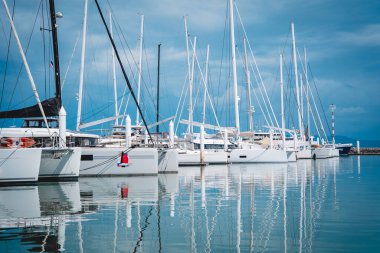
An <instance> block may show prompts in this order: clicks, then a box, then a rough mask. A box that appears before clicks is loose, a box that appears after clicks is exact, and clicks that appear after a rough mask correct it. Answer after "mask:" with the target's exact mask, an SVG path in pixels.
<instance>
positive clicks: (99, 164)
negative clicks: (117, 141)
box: [79, 148, 133, 175]
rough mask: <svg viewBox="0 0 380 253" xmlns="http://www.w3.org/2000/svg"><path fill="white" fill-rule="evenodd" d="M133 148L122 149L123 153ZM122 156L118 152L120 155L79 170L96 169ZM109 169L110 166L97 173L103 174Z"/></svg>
mask: <svg viewBox="0 0 380 253" xmlns="http://www.w3.org/2000/svg"><path fill="white" fill-rule="evenodd" d="M132 149H133V148H128V149H127V150H125V151H122V152H123V153H128V152H129V151H131V150H132ZM119 157H120V154H118V155H116V156H113V157H111V158H109V159H108V160H105V161H103V162H100V163H98V164H95V165H93V166H91V167H88V168H85V169H81V170H79V171H86V170H90V169H94V168H97V167H100V166H103V165H105V164H108V163H111V162H113V161H115V160H116V159H117V158H119ZM108 169H109V167H108V168H107V167H106V168H105V169H103V170H102V171H100V172H99V173H98V174H97V175H100V174H103V173H104V172H105V171H106V170H108Z"/></svg>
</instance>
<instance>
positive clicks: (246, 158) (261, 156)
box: [228, 0, 288, 163]
mask: <svg viewBox="0 0 380 253" xmlns="http://www.w3.org/2000/svg"><path fill="white" fill-rule="evenodd" d="M233 2H234V1H233V0H229V8H230V12H229V15H230V31H231V32H230V34H231V56H232V74H233V88H234V102H235V128H236V131H237V134H236V137H237V140H238V148H235V149H232V150H230V151H229V155H228V162H229V163H277V162H278V163H282V162H284V163H285V162H287V161H288V159H287V154H286V151H285V150H283V149H281V148H280V149H276V148H274V146H273V140H272V137H271V138H270V145H269V147H268V148H267V149H265V148H263V147H261V146H260V145H258V144H256V143H252V142H242V141H241V137H240V121H239V97H238V94H239V93H238V83H237V73H236V52H235V50H236V43H235V27H234V3H233Z"/></svg>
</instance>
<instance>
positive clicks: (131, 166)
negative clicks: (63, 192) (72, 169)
mask: <svg viewBox="0 0 380 253" xmlns="http://www.w3.org/2000/svg"><path fill="white" fill-rule="evenodd" d="M125 150H126V148H125V147H115V148H102V147H99V148H82V156H81V161H80V171H79V175H80V176H133V175H135V176H137V175H156V174H157V173H158V151H157V149H156V148H134V149H132V150H130V151H129V152H128V158H129V161H128V165H127V166H125V167H122V166H118V164H119V163H120V154H121V152H123V151H125Z"/></svg>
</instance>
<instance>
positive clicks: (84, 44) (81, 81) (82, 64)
mask: <svg viewBox="0 0 380 253" xmlns="http://www.w3.org/2000/svg"><path fill="white" fill-rule="evenodd" d="M87 3H88V0H84V15H83V34H82V53H81V64H80V74H79V92H78V111H77V124H76V130H77V131H79V130H80V128H79V125H80V121H81V116H82V99H83V80H84V61H85V54H86V33H87V6H88V5H87Z"/></svg>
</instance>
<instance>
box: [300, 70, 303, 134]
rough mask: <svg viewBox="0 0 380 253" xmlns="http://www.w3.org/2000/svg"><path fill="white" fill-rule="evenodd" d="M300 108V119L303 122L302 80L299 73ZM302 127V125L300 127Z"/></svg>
mask: <svg viewBox="0 0 380 253" xmlns="http://www.w3.org/2000/svg"><path fill="white" fill-rule="evenodd" d="M300 83H301V85H300V107H301V119H302V121H303V119H304V116H303V78H302V74H301V73H300ZM302 127H303V125H302Z"/></svg>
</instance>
